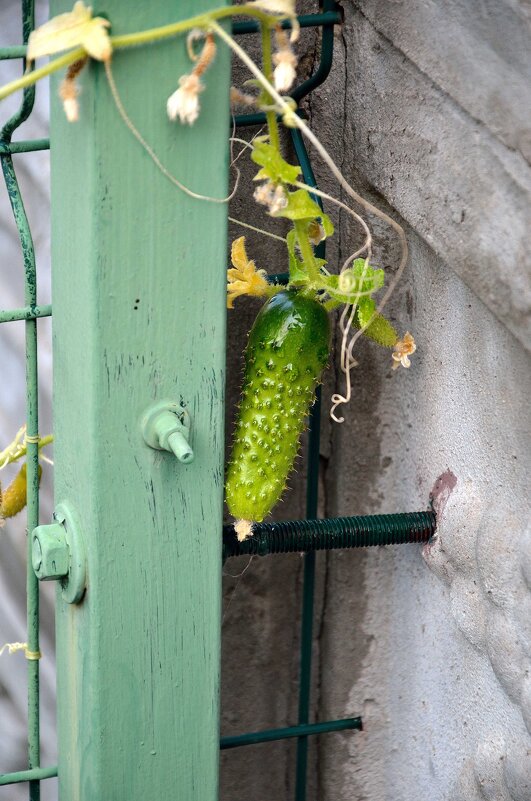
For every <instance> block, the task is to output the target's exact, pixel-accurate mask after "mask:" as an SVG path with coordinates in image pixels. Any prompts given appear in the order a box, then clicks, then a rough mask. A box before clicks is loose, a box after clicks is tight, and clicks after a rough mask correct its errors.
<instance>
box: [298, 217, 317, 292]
mask: <svg viewBox="0 0 531 801" xmlns="http://www.w3.org/2000/svg"><path fill="white" fill-rule="evenodd" d="M293 226H294V228H295V233H296V235H297V240H298V242H299V247H300V249H301V254H302V264H303V267H304V269H305V270H306V272H307V273H308V278H309V279H310V281H317V280H318V279H319V268H318V266H317V264H316V262H315V256H314V254H313V248H312V245H311V242H310V238H309V236H308V222H307V221H306V220H293Z"/></svg>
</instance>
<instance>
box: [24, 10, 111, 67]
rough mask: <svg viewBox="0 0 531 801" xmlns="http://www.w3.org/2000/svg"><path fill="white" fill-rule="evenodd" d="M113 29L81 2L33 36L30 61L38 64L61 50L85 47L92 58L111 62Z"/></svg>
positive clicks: (29, 55) (35, 32) (53, 19)
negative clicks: (35, 61)
mask: <svg viewBox="0 0 531 801" xmlns="http://www.w3.org/2000/svg"><path fill="white" fill-rule="evenodd" d="M109 27H110V22H108V20H106V19H103V17H93V16H92V8H91V7H90V6H86V5H85V4H84V3H83V2H82V0H78V2H77V3H76V4H75V5H74V8H73V9H72V11H69V12H67V13H66V14H58V16H57V17H53V18H52V19H51V20H49V21H48V22H46V23H45V24H44V25H41V27H40V28H37V29H36V30H34V31H33V33H31V34H30V37H29V41H28V52H27V58H28V60H29V61H34V60H35V59H36V58H40V57H41V56H50V55H52V54H53V53H59V52H60V51H61V50H70V49H72V48H73V47H82V48H83V49H84V50H86V51H87V53H88V54H89V56H92V58H95V59H97V60H98V61H107V60H108V59H109V58H110V57H111V53H112V46H111V40H110V38H109V34H108V32H107V28H109Z"/></svg>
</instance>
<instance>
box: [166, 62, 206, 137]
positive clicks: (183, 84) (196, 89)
mask: <svg viewBox="0 0 531 801" xmlns="http://www.w3.org/2000/svg"><path fill="white" fill-rule="evenodd" d="M204 88H205V87H204V85H203V84H202V83H201V81H200V79H199V78H198V76H197V75H196V74H195V73H194V72H192V73H191V74H190V75H183V76H182V77H181V78H179V89H177V91H175V92H174V93H173V94H172V95H170V97H169V98H168V102H167V103H166V110H167V112H168V117H169V118H170V120H172V121H173V120H176V119H177V117H179V120H180V121H181V122H182V123H183V124H184V123H187V124H188V125H193V124H194V122H195V121H196V119H197V118H198V116H199V109H200V105H199V93H200V92H202V91H203V90H204Z"/></svg>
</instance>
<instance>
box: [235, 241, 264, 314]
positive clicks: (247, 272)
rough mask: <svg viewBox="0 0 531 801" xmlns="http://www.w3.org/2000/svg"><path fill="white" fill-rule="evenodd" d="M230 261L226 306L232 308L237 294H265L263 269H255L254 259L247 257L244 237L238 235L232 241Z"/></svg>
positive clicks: (256, 295) (257, 295) (259, 295)
mask: <svg viewBox="0 0 531 801" xmlns="http://www.w3.org/2000/svg"><path fill="white" fill-rule="evenodd" d="M231 261H232V263H233V265H234V268H232V269H229V270H228V271H227V278H228V284H227V292H228V297H227V308H228V309H232V308H233V302H234V299H235V298H237V297H239V295H254V296H255V297H261V296H262V295H266V294H267V290H268V283H267V279H266V277H265V276H266V272H265V270H257V269H256V265H255V263H254V261H250V260H249V259H248V258H247V253H246V252H245V237H244V236H240V237H239V238H238V239H235V240H234V242H233V243H232V250H231Z"/></svg>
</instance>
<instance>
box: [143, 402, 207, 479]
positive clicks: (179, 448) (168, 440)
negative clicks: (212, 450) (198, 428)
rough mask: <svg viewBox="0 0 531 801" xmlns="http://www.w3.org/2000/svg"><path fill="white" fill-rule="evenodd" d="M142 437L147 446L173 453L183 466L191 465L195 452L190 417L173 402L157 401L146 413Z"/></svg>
mask: <svg viewBox="0 0 531 801" xmlns="http://www.w3.org/2000/svg"><path fill="white" fill-rule="evenodd" d="M141 427H142V435H143V437H144V440H145V442H146V444H147V445H149V447H150V448H155V449H156V450H161V451H169V452H170V453H173V454H174V455H175V456H176V457H177V459H178V460H179V461H180V462H182V464H190V462H192V461H193V459H194V452H193V450H192V448H191V447H190V442H189V439H190V415H189V414H188V412H187V411H186V409H183V407H182V406H180V405H179V404H178V403H174V402H173V401H168V400H163V401H157V403H154V404H153V405H152V406H150V407H149V408H148V409H147V410H146V412H145V413H144V415H143V417H142V421H141Z"/></svg>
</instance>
